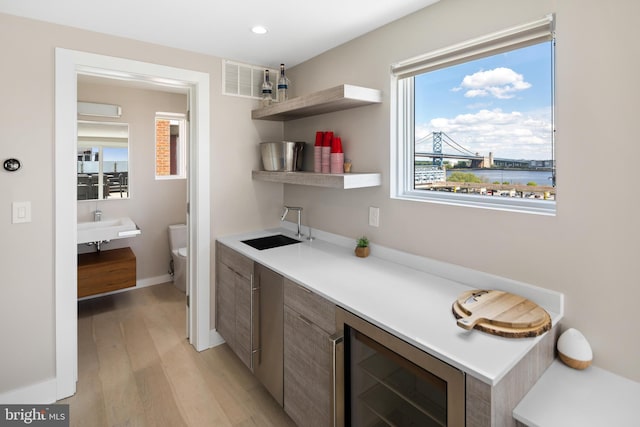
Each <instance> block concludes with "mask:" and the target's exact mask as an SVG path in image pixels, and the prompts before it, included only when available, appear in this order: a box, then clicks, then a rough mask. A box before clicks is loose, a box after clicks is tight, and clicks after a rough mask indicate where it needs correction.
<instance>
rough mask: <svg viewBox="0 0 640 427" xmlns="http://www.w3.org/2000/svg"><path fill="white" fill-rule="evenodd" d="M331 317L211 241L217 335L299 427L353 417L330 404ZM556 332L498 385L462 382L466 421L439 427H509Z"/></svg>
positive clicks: (334, 342)
mask: <svg viewBox="0 0 640 427" xmlns="http://www.w3.org/2000/svg"><path fill="white" fill-rule="evenodd" d="M254 277H255V279H254ZM337 311H338V309H337V308H336V306H335V305H334V304H333V303H331V302H330V301H328V300H326V299H324V298H323V297H321V296H320V295H318V294H316V293H314V292H311V291H309V290H307V289H306V288H305V287H303V286H300V285H298V284H296V283H294V282H292V281H290V280H288V279H286V278H283V277H282V276H281V275H279V274H277V273H276V272H274V271H271V270H269V269H268V268H266V267H264V266H262V265H261V264H258V263H254V262H253V261H252V260H251V259H249V258H247V257H245V256H243V255H241V254H239V253H238V252H236V251H234V250H232V249H230V248H228V247H226V246H224V245H222V244H220V243H218V242H216V328H217V330H218V332H219V333H220V334H221V335H222V337H223V338H224V339H225V340H226V342H227V343H228V345H229V347H231V349H233V351H234V352H235V353H236V354H237V355H238V357H239V358H240V360H242V361H243V363H244V364H245V365H247V367H249V369H251V371H252V372H253V373H254V374H255V375H256V377H258V378H259V379H260V381H261V382H262V383H263V384H264V385H265V387H266V388H267V389H268V390H269V391H270V392H271V394H272V395H273V396H274V398H275V399H276V400H277V401H278V403H279V404H281V405H282V406H283V407H284V410H285V411H286V412H287V414H288V415H289V416H290V417H291V419H292V420H293V421H294V422H295V423H296V424H297V425H299V426H304V427H315V426H318V427H324V426H334V425H336V424H335V423H336V421H338V424H337V425H343V424H344V420H345V418H344V412H343V411H344V410H353V408H344V404H339V405H336V404H335V403H336V402H343V403H344V402H345V396H344V395H343V393H344V380H345V372H344V368H345V366H343V365H344V364H342V366H341V364H340V363H336V361H340V360H344V354H343V352H344V348H343V343H342V342H341V339H342V337H340V336H339V334H338V329H339V327H338V326H337V325H338V324H339V323H340V322H337V321H336V320H337V319H336V313H337ZM338 317H339V316H338ZM558 329H559V328H558V325H555V326H554V327H553V328H552V330H551V331H549V332H548V333H547V334H546V336H544V337H543V339H542V340H540V341H539V342H538V343H537V344H536V346H535V347H534V348H533V349H532V350H531V351H530V352H529V353H528V354H527V355H526V356H525V357H524V358H523V359H522V360H521V361H520V362H519V363H518V364H517V365H516V366H514V367H513V368H512V369H511V370H510V371H509V372H508V373H507V374H506V376H505V377H504V378H503V379H502V380H501V381H500V382H499V383H498V384H496V385H494V386H490V385H488V384H485V383H483V382H481V381H480V380H477V379H475V378H473V377H472V376H471V375H466V376H465V385H464V388H463V389H464V391H463V396H464V397H463V398H458V399H455V400H462V404H463V406H464V409H463V410H462V411H461V412H460V413H461V414H463V417H464V418H465V419H464V420H462V421H452V419H453V417H449V416H447V418H448V422H447V423H446V424H445V425H456V426H457V425H466V427H515V426H516V420H515V419H514V418H513V417H512V411H513V408H514V407H515V406H516V405H517V403H518V402H519V401H520V399H522V397H523V396H524V395H525V394H526V392H527V391H528V390H529V389H530V388H531V387H532V386H533V384H534V383H535V381H536V380H537V378H539V377H540V375H542V373H543V372H544V371H545V369H546V368H547V367H548V366H549V365H550V364H551V362H552V361H553V358H554V348H555V342H556V340H557V336H558ZM342 330H343V328H340V333H341V331H342ZM279 333H281V335H279ZM478 333H480V332H478ZM385 342H386V341H385ZM412 351H415V352H416V353H418V354H420V353H422V352H421V351H420V350H418V349H415V348H414V349H413V350H412ZM424 356H426V353H424V354H422V355H420V357H424ZM252 359H253V360H252ZM372 362H373V359H372ZM262 364H264V366H261V365H262ZM365 364H366V363H365ZM363 367H365V368H369V367H370V366H368V365H367V366H364V365H363ZM369 371H370V372H373V371H372V370H370V369H369ZM367 375H369V374H367ZM369 376H371V375H369ZM367 397H375V396H367ZM389 401H390V400H389V399H388V398H384V399H382V403H385V402H389ZM436 424H437V425H442V423H440V424H438V423H436ZM375 425H382V424H375ZM385 425H387V424H385ZM388 425H395V424H393V423H390V424H388ZM398 425H425V424H424V423H423V424H406V423H399V424H398ZM426 425H428V424H426Z"/></svg>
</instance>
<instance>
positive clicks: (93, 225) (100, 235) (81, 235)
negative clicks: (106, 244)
mask: <svg viewBox="0 0 640 427" xmlns="http://www.w3.org/2000/svg"><path fill="white" fill-rule="evenodd" d="M140 233H141V231H140V229H139V228H138V226H137V225H136V224H135V222H133V221H132V220H131V218H127V217H122V218H116V219H107V220H102V221H89V222H79V223H78V244H81V243H90V242H102V241H104V240H114V239H124V238H126V237H133V236H137V235H138V234H140Z"/></svg>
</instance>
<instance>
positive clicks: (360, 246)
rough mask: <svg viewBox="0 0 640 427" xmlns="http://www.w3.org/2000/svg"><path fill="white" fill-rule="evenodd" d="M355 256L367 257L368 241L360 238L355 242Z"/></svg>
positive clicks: (365, 237)
mask: <svg viewBox="0 0 640 427" xmlns="http://www.w3.org/2000/svg"><path fill="white" fill-rule="evenodd" d="M356 256H359V257H360V258H366V257H368V256H369V239H368V238H367V236H362V237H360V238H358V240H356Z"/></svg>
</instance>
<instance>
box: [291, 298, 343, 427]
mask: <svg viewBox="0 0 640 427" xmlns="http://www.w3.org/2000/svg"><path fill="white" fill-rule="evenodd" d="M284 335H285V342H286V345H285V347H284V409H285V411H286V412H287V414H289V416H290V417H291V419H293V420H294V421H295V422H296V424H298V425H304V426H330V425H332V421H333V420H332V418H333V417H332V414H333V411H332V402H331V399H332V390H331V387H332V384H333V382H332V380H333V379H332V375H333V366H332V360H333V355H332V351H333V346H332V342H331V337H330V335H329V334H328V333H327V332H326V331H324V330H322V329H320V328H318V327H317V326H316V325H313V324H311V323H309V322H308V321H307V320H306V319H304V318H302V317H301V316H300V315H299V314H298V313H296V312H295V311H293V310H291V309H290V308H289V307H285V308H284Z"/></svg>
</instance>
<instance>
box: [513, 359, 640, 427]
mask: <svg viewBox="0 0 640 427" xmlns="http://www.w3.org/2000/svg"><path fill="white" fill-rule="evenodd" d="M638 402H640V383H637V382H635V381H632V380H630V379H628V378H624V377H621V376H619V375H616V374H613V373H611V372H609V371H606V370H604V369H600V368H597V367H595V366H591V367H590V368H589V369H585V370H583V371H578V370H575V369H571V368H569V367H567V366H565V365H564V364H563V363H561V362H560V361H559V360H555V361H554V362H553V363H552V364H551V366H549V368H548V369H547V370H546V371H545V373H544V374H543V375H542V377H540V379H539V380H538V382H537V383H536V384H535V385H534V386H533V387H532V388H531V390H530V391H529V393H527V395H526V396H525V397H524V399H522V401H520V403H519V404H518V406H516V408H515V409H514V410H513V417H514V418H515V419H516V420H518V421H520V422H521V423H523V424H525V425H527V426H529V427H567V426H580V427H591V426H593V427H603V426H615V427H635V426H638V425H640V421H639V417H638V412H637V406H638Z"/></svg>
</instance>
